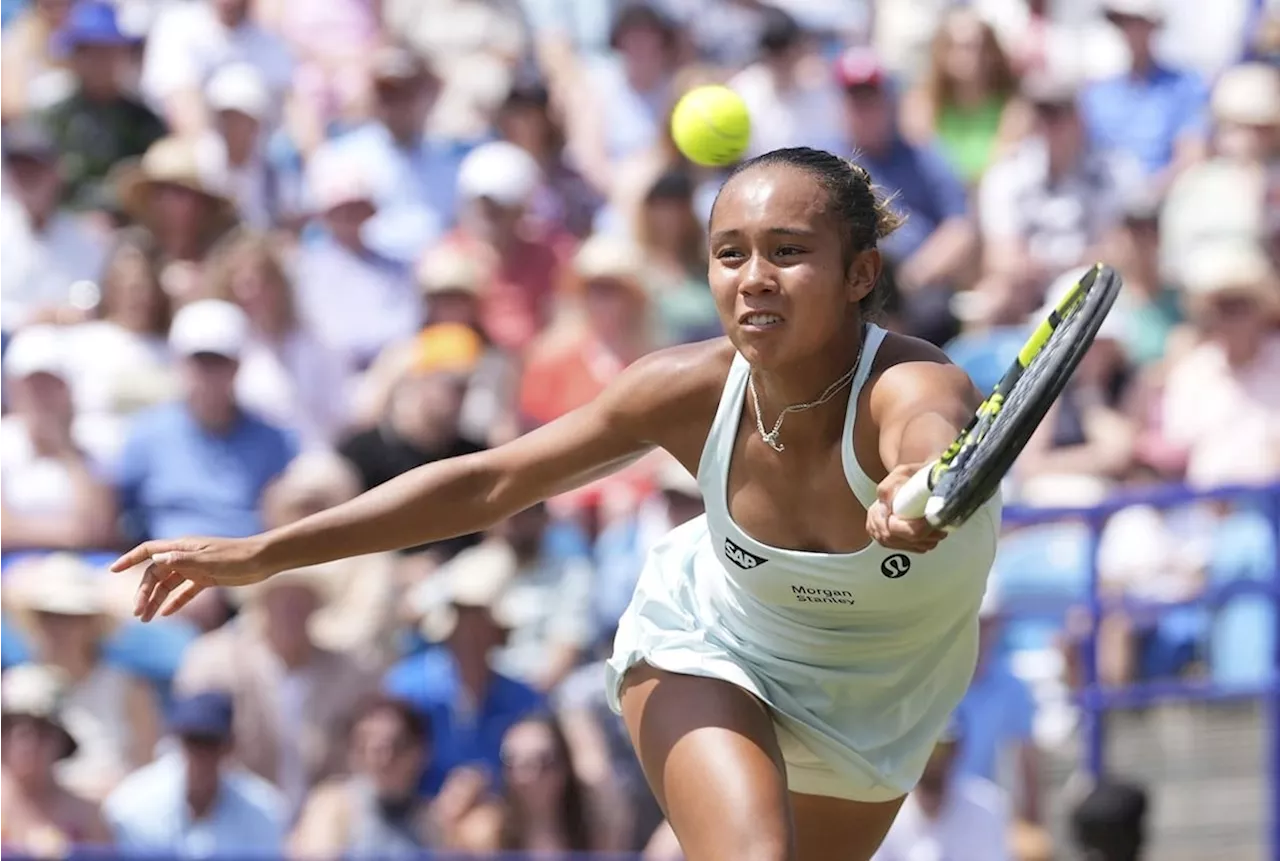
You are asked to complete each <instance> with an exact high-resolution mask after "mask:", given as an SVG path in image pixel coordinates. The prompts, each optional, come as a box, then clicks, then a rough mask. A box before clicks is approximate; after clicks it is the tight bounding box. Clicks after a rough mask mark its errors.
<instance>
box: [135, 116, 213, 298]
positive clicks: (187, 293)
mask: <svg viewBox="0 0 1280 861" xmlns="http://www.w3.org/2000/svg"><path fill="white" fill-rule="evenodd" d="M223 168H224V165H223V164H221V163H220V162H219V160H218V158H217V154H216V153H211V152H210V151H209V149H208V148H207V147H201V146H200V145H199V144H198V143H197V142H196V141H195V140H189V139H184V138H177V137H167V138H161V139H160V140H159V141H157V142H156V143H154V144H152V146H151V148H150V149H148V150H147V152H146V154H145V155H144V156H143V157H142V162H141V163H140V164H139V165H138V166H137V167H130V168H126V169H124V170H122V171H121V172H120V178H119V180H118V185H117V193H118V194H119V196H120V203H121V205H122V207H123V208H124V210H125V212H126V213H128V214H129V216H130V217H131V218H132V219H133V220H134V221H135V222H137V223H138V224H141V225H142V226H143V227H145V228H146V229H147V231H148V232H150V233H151V235H152V236H153V237H155V240H156V245H157V247H158V249H159V259H160V263H161V266H162V270H161V276H160V280H161V283H162V284H163V285H164V289H165V292H166V293H168V294H169V295H170V297H172V298H173V300H174V301H175V302H177V303H179V304H181V303H184V302H189V301H191V299H192V298H193V297H194V296H195V294H196V292H197V290H198V289H199V273H200V268H201V265H202V264H203V263H204V262H205V260H206V258H207V257H208V256H209V252H210V251H212V250H213V247H214V245H215V243H217V241H218V240H219V239H221V238H222V237H223V236H225V235H226V234H227V233H228V232H229V231H230V230H231V228H232V227H234V226H235V224H236V220H237V216H236V211H235V204H234V202H233V201H232V200H231V199H230V198H229V197H227V195H226V174H225V171H224V170H223Z"/></svg>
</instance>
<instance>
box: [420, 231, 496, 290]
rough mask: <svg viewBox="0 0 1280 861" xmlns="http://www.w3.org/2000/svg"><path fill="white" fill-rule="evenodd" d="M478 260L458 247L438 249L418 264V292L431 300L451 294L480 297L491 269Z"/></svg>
mask: <svg viewBox="0 0 1280 861" xmlns="http://www.w3.org/2000/svg"><path fill="white" fill-rule="evenodd" d="M478 258H479V255H478V254H476V253H475V252H468V251H464V250H463V249H461V248H459V247H458V246H457V245H456V244H454V243H448V242H446V243H443V244H441V245H437V246H436V247H435V248H432V249H431V250H430V251H428V252H427V253H426V254H425V255H423V257H422V260H421V261H420V262H419V263H418V268H417V270H416V272H415V274H416V276H417V279H418V289H419V290H420V291H421V292H422V295H424V296H427V297H430V296H433V295H435V294H437V293H448V292H456V293H469V294H471V295H472V296H478V295H480V293H481V292H483V290H484V284H485V279H486V276H487V274H488V273H487V271H486V270H487V268H488V267H487V266H486V265H484V264H483V263H482V262H481V261H480V260H479V259H478Z"/></svg>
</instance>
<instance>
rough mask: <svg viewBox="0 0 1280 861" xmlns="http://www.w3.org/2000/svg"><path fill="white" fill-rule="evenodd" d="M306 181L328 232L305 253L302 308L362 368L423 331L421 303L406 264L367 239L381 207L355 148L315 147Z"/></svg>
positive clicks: (302, 258) (301, 264)
mask: <svg viewBox="0 0 1280 861" xmlns="http://www.w3.org/2000/svg"><path fill="white" fill-rule="evenodd" d="M307 187H308V190H309V192H310V198H311V201H312V203H313V205H314V207H315V212H316V213H317V214H318V215H319V217H320V221H321V224H322V225H323V227H324V233H323V234H322V235H321V236H319V237H317V238H316V239H315V241H312V242H308V243H305V244H304V245H303V247H302V249H301V250H300V252H299V256H298V261H297V284H298V300H299V302H298V304H299V308H300V309H301V311H302V315H303V317H304V318H305V319H306V321H307V322H308V324H309V325H310V326H311V327H312V328H313V330H314V331H315V332H316V334H317V335H318V336H319V337H320V339H321V340H322V341H324V342H325V343H326V344H328V345H329V346H330V347H332V348H334V349H336V350H339V351H341V353H342V355H343V359H344V361H345V362H346V363H347V364H348V365H350V366H351V367H354V368H357V369H364V368H365V367H367V366H368V364H369V363H370V362H372V361H373V359H374V357H376V356H377V354H378V351H379V350H380V349H381V348H382V346H383V345H384V344H386V343H387V342H388V341H391V340H393V339H396V338H403V337H407V336H409V335H410V334H412V333H413V332H416V331H417V329H418V326H419V325H420V324H421V302H420V301H419V299H418V296H417V294H416V291H415V290H414V289H413V281H412V279H411V278H410V275H409V271H408V269H407V268H406V267H405V266H404V265H402V264H401V263H399V262H398V261H395V260H391V259H389V258H386V257H384V256H382V255H380V254H379V253H377V252H376V251H374V250H373V249H372V248H370V247H369V245H368V241H367V237H368V231H369V225H370V224H371V223H372V219H373V218H374V216H375V214H376V213H377V211H378V209H377V204H376V203H375V193H374V185H373V180H372V178H371V176H370V175H369V173H367V168H366V166H365V165H364V164H363V163H362V162H360V161H358V160H357V159H356V156H355V154H353V153H352V152H350V151H348V150H340V149H331V150H322V151H319V152H317V153H316V154H315V156H313V157H312V159H311V161H310V163H309V164H308V166H307ZM353 296H359V297H360V301H358V302H352V297H353Z"/></svg>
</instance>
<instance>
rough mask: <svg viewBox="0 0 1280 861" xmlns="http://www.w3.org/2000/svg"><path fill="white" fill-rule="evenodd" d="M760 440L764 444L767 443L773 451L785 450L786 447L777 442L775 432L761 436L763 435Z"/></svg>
mask: <svg viewBox="0 0 1280 861" xmlns="http://www.w3.org/2000/svg"><path fill="white" fill-rule="evenodd" d="M761 438H762V439H763V440H764V441H765V442H767V443H768V444H769V448H771V449H773V450H774V451H782V450H784V449H785V448H786V446H785V445H783V444H782V443H780V442H778V433H777V431H774V432H773V433H767V434H763V435H762V436H761Z"/></svg>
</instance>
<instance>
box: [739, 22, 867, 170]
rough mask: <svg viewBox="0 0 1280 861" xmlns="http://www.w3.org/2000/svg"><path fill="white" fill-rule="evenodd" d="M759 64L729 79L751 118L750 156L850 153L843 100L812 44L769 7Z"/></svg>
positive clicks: (748, 152)
mask: <svg viewBox="0 0 1280 861" xmlns="http://www.w3.org/2000/svg"><path fill="white" fill-rule="evenodd" d="M761 14H762V15H763V18H764V22H763V27H762V28H761V31H760V41H759V46H758V49H759V59H757V60H756V61H755V62H754V63H752V64H751V65H749V66H747V67H746V68H745V69H743V70H742V71H741V72H739V73H737V74H736V75H734V76H733V77H732V78H730V79H729V86H730V87H732V88H733V89H734V90H736V91H737V92H738V94H739V95H741V96H742V98H743V101H745V102H746V103H747V109H748V111H750V114H751V121H752V126H751V145H750V146H749V147H748V149H747V153H746V155H747V156H756V155H760V154H761V153H765V152H768V151H770V150H774V149H782V148H783V147H792V146H812V147H816V148H819V149H826V150H830V151H831V152H842V151H845V150H847V149H848V141H847V140H846V139H845V135H844V132H843V129H841V127H840V120H839V116H840V94H839V92H838V91H837V90H836V88H835V86H834V85H833V82H832V80H831V76H830V75H829V74H827V71H826V69H825V68H824V65H825V64H824V62H823V61H822V60H821V58H820V57H818V56H817V55H816V54H815V53H814V51H813V45H812V44H811V43H812V40H811V39H810V38H809V37H808V35H807V34H806V33H805V32H804V30H802V29H801V28H800V25H799V24H798V23H797V22H796V19H795V18H793V17H792V16H791V15H790V14H788V13H787V12H785V11H783V10H782V9H779V8H776V7H773V6H765V7H764V8H763V11H762V13H761Z"/></svg>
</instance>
